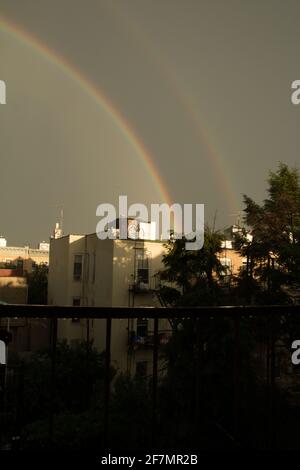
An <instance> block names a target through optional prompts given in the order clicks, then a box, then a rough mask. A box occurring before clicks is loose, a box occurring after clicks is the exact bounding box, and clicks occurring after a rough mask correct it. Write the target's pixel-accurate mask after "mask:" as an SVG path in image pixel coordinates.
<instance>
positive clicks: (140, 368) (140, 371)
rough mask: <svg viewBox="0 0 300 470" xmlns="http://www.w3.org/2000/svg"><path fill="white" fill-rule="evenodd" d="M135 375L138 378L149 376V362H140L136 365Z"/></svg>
mask: <svg viewBox="0 0 300 470" xmlns="http://www.w3.org/2000/svg"><path fill="white" fill-rule="evenodd" d="M135 373H136V376H137V377H146V376H147V361H138V362H137V363H136V370H135Z"/></svg>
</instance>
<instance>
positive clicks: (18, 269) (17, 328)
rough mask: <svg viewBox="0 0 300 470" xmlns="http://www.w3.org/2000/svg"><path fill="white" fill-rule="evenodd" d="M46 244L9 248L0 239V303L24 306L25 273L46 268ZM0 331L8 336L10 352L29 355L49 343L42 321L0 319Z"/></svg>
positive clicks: (26, 291) (47, 250)
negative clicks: (28, 353)
mask: <svg viewBox="0 0 300 470" xmlns="http://www.w3.org/2000/svg"><path fill="white" fill-rule="evenodd" d="M48 263H49V243H46V242H42V243H40V244H39V246H38V248H30V247H29V246H23V247H20V246H9V245H8V244H7V240H6V239H5V238H4V237H0V301H1V302H4V303H8V304H26V303H27V299H28V285H27V278H26V273H30V272H32V271H33V270H34V269H35V267H36V266H40V265H48ZM0 328H1V329H6V330H7V329H8V330H10V332H11V333H12V342H11V343H10V352H22V353H23V352H29V351H35V350H38V349H41V348H43V347H44V346H45V345H47V344H48V343H49V328H48V322H47V321H46V320H28V319H24V318H18V319H11V320H10V322H8V321H7V319H4V318H2V319H0Z"/></svg>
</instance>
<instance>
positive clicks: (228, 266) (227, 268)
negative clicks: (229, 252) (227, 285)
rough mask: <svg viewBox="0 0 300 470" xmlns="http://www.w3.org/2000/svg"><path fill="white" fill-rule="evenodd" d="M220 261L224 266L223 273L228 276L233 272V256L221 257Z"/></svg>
mask: <svg viewBox="0 0 300 470" xmlns="http://www.w3.org/2000/svg"><path fill="white" fill-rule="evenodd" d="M220 263H221V265H222V266H223V268H224V269H223V272H222V274H223V275H224V276H226V275H227V276H228V275H230V274H232V261H231V258H220Z"/></svg>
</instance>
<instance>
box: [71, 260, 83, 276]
mask: <svg viewBox="0 0 300 470" xmlns="http://www.w3.org/2000/svg"><path fill="white" fill-rule="evenodd" d="M82 264H83V256H82V255H75V257H74V268H73V279H74V281H80V280H81V278H82Z"/></svg>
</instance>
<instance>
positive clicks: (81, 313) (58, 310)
mask: <svg viewBox="0 0 300 470" xmlns="http://www.w3.org/2000/svg"><path fill="white" fill-rule="evenodd" d="M4 318H10V319H16V318H25V319H49V320H50V324H51V381H50V383H51V390H50V406H49V443H50V445H51V443H52V441H53V435H54V416H55V404H54V399H53V397H54V395H55V387H56V364H57V357H56V349H57V331H58V320H60V319H71V318H78V319H93V320H96V319H102V320H106V343H105V379H104V433H103V442H102V446H103V448H104V449H108V448H110V447H111V442H110V414H109V410H110V398H111V344H112V321H113V320H116V319H137V318H138V319H139V318H140V319H144V318H148V319H153V325H154V326H153V332H152V335H153V338H152V342H151V345H152V385H151V390H152V391H151V394H152V412H151V414H152V420H151V423H149V426H151V446H152V447H153V448H154V447H155V446H156V445H158V443H157V435H158V428H159V416H158V382H159V347H160V337H159V319H169V320H171V322H173V323H174V321H176V320H178V321H185V320H190V321H192V322H193V324H194V326H195V332H196V337H198V336H197V335H200V334H201V332H202V330H201V328H202V322H203V320H204V319H205V320H211V321H214V320H215V321H217V320H218V319H225V318H227V319H230V321H231V322H232V325H233V332H234V341H233V343H234V353H233V357H234V360H233V364H232V374H233V382H234V397H233V411H232V413H233V423H234V426H233V436H238V434H239V416H240V411H241V393H242V392H241V367H242V366H241V348H242V341H241V321H242V320H245V319H246V320H249V319H256V320H259V319H263V320H264V321H265V324H266V374H265V377H264V378H265V380H266V386H267V392H268V413H267V414H268V423H267V424H268V426H267V427H268V436H267V440H268V446H269V447H272V446H273V445H274V440H273V435H274V425H275V424H274V387H275V374H276V370H275V369H276V364H275V336H274V331H275V330H274V328H275V323H276V325H277V324H281V322H282V321H283V320H282V319H284V321H285V322H286V321H287V320H288V319H292V320H294V319H296V320H298V319H299V321H300V306H295V305H286V306H276V305H275V306H265V307H264V306H243V307H197V308H144V307H143V308H126V307H120V308H103V307H68V306H66V307H62V306H33V305H0V319H4ZM276 327H277V326H276ZM295 339H296V338H295ZM197 344H198V346H199V342H198V343H196V345H197ZM200 354H201V351H199V347H198V353H197V348H196V361H197V360H198V361H199V364H200ZM196 370H198V369H196ZM197 374H198V373H197ZM197 374H196V377H195V387H196V396H197V393H198V392H197V390H198V389H197V387H198V388H199V387H200V381H201V379H200V376H198V375H197ZM195 413H197V410H195ZM0 432H1V431H0Z"/></svg>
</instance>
